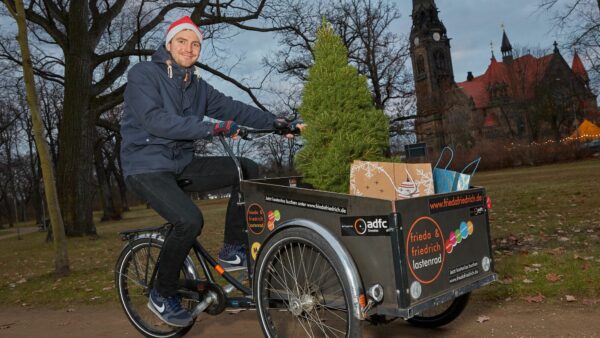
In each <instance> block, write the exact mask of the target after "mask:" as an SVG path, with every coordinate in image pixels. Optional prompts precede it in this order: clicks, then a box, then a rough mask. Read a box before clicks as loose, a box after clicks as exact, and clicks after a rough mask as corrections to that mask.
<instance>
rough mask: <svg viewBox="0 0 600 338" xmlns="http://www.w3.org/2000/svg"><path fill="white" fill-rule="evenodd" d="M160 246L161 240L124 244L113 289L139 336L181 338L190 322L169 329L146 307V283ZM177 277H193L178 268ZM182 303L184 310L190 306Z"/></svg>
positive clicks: (144, 240)
mask: <svg viewBox="0 0 600 338" xmlns="http://www.w3.org/2000/svg"><path fill="white" fill-rule="evenodd" d="M162 244H163V241H162V238H140V239H136V240H134V241H132V242H131V243H129V244H128V245H126V246H125V247H124V248H123V250H122V251H121V255H120V256H119V259H118V260H117V264H116V267H115V284H116V285H115V286H116V288H117V292H118V295H119V301H120V303H121V306H122V307H123V310H124V311H125V314H126V315H127V319H129V321H130V322H131V323H132V324H133V326H134V327H135V328H136V329H137V330H138V331H139V332H140V333H142V334H143V335H144V336H146V337H155V338H173V337H181V336H183V335H184V334H186V333H187V332H188V331H189V330H190V329H191V328H192V326H193V325H194V323H193V322H192V324H190V326H188V327H184V328H177V327H172V326H169V325H168V324H166V323H164V322H163V321H162V320H160V319H159V318H158V317H157V316H156V315H155V314H154V313H153V312H152V311H150V309H148V306H147V304H148V295H149V293H150V290H151V289H152V285H150V280H151V278H152V272H153V271H154V269H155V267H156V263H157V261H158V256H159V254H160V249H161V247H162ZM180 277H183V278H184V279H194V277H195V276H193V275H192V274H191V273H190V272H189V271H188V270H186V269H182V270H181V272H180ZM186 304H187V308H188V310H189V309H191V308H192V306H193V305H192V304H193V302H192V301H189V300H185V299H183V301H182V305H183V306H186ZM194 321H195V319H194Z"/></svg>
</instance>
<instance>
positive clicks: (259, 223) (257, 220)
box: [246, 204, 265, 235]
mask: <svg viewBox="0 0 600 338" xmlns="http://www.w3.org/2000/svg"><path fill="white" fill-rule="evenodd" d="M246 222H247V224H248V229H250V231H251V232H252V233H253V234H256V235H260V234H261V233H262V232H263V230H264V229H265V212H264V211H263V208H262V207H261V206H260V205H258V204H252V205H250V207H248V212H246Z"/></svg>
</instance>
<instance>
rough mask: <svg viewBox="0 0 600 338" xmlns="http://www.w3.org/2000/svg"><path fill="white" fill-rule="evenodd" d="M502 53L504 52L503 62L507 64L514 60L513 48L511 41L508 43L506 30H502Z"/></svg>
mask: <svg viewBox="0 0 600 338" xmlns="http://www.w3.org/2000/svg"><path fill="white" fill-rule="evenodd" d="M500 51H502V62H504V63H507V62H511V61H512V60H513V55H512V46H511V45H510V41H508V36H506V31H505V30H504V28H502V46H501V47H500Z"/></svg>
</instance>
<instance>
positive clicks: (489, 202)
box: [485, 196, 492, 209]
mask: <svg viewBox="0 0 600 338" xmlns="http://www.w3.org/2000/svg"><path fill="white" fill-rule="evenodd" d="M485 206H486V207H487V208H488V209H491V208H492V198H491V197H490V196H486V198H485Z"/></svg>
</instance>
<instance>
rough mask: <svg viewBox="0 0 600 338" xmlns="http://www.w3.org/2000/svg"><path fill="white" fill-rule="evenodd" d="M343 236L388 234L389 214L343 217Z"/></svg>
mask: <svg viewBox="0 0 600 338" xmlns="http://www.w3.org/2000/svg"><path fill="white" fill-rule="evenodd" d="M340 220H341V226H342V236H388V235H389V233H388V232H387V230H388V228H389V223H388V219H387V216H360V217H341V218H340Z"/></svg>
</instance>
